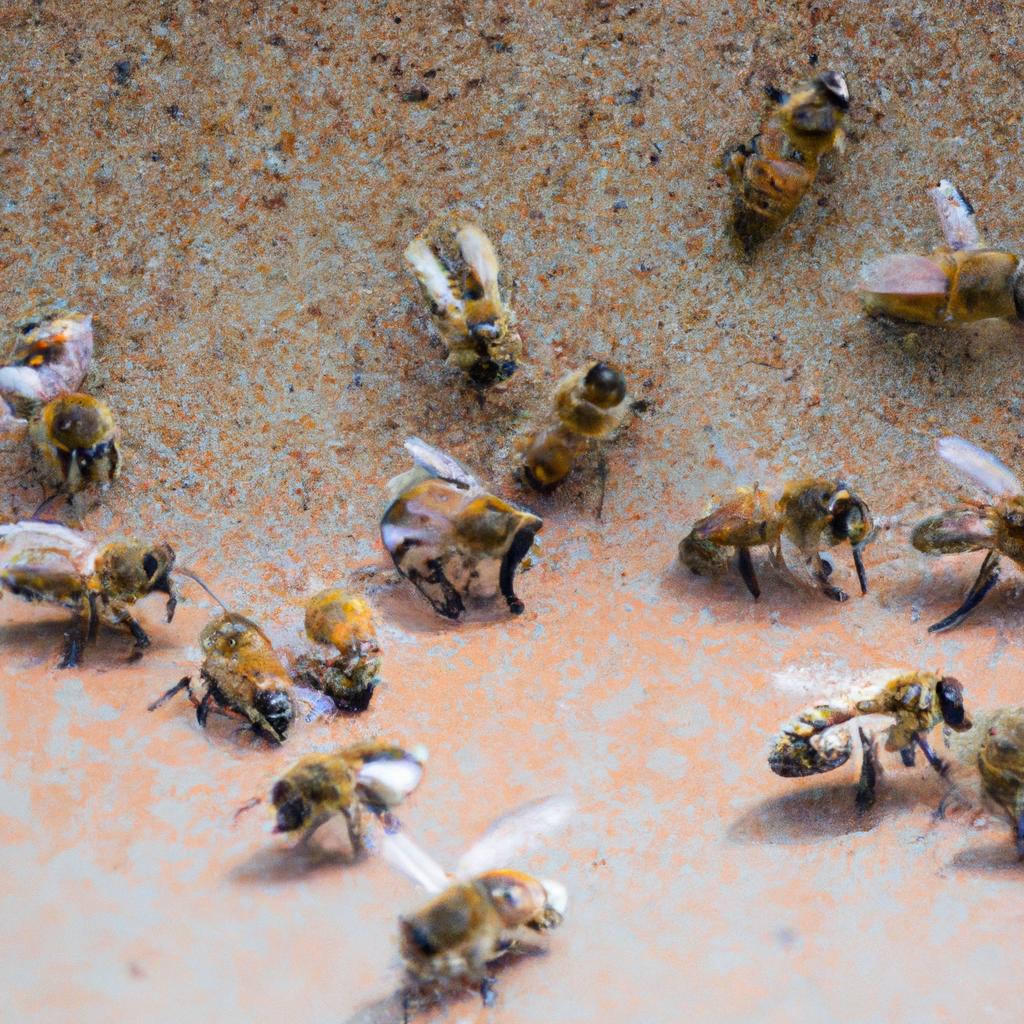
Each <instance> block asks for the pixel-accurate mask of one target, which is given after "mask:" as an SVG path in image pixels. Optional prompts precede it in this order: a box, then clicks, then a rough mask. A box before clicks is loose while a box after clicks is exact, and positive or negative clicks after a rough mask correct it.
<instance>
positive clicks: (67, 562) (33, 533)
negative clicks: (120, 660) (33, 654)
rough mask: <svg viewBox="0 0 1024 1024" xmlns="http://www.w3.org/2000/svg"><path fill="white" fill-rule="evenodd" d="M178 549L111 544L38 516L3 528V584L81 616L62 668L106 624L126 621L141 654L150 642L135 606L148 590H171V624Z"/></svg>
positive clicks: (0, 537)
mask: <svg viewBox="0 0 1024 1024" xmlns="http://www.w3.org/2000/svg"><path fill="white" fill-rule="evenodd" d="M173 568H174V552H173V551H172V550H171V548H170V546H169V545H167V544H137V543H127V544H105V545H104V546H102V547H97V546H96V545H95V544H93V543H92V542H91V541H90V540H89V539H88V538H87V537H85V536H84V535H83V534H81V533H78V532H76V531H75V530H70V529H68V528H67V527H66V526H60V525H58V524H57V523H44V522H38V521H34V520H30V521H28V522H21V523H11V524H9V525H6V526H0V586H2V587H3V589H6V590H9V591H10V592H11V593H12V594H17V595H18V596H19V597H23V598H25V600H27V601H41V602H45V603H47V604H56V605H60V606H61V607H63V608H69V609H71V610H72V611H73V612H74V613H75V620H74V624H73V626H72V628H71V629H70V630H69V631H68V632H67V633H66V634H65V645H64V654H63V657H62V658H61V662H60V667H61V668H72V667H74V666H75V665H77V664H78V662H79V659H80V658H81V655H82V651H83V649H84V647H85V645H86V643H87V642H89V641H90V640H92V639H93V638H95V636H96V630H97V627H98V626H99V623H100V622H101V621H103V622H106V623H108V624H109V625H122V626H124V627H126V628H127V629H128V631H129V632H130V633H131V635H132V637H133V638H134V640H135V656H138V655H140V654H141V653H142V651H143V649H144V648H146V647H148V646H149V643H150V640H149V637H148V636H147V635H146V633H145V630H143V628H142V627H141V626H140V625H139V624H138V622H136V621H135V619H134V618H132V616H131V614H130V613H129V610H128V609H129V608H130V607H131V606H132V605H133V604H134V603H135V602H136V601H138V600H140V599H141V598H143V597H145V596H146V595H147V594H151V593H154V592H159V593H163V594H166V595H167V621H168V622H170V621H171V619H172V618H173V617H174V608H175V605H176V604H177V598H176V596H175V593H174V588H173V586H172V583H171V570H172V569H173Z"/></svg>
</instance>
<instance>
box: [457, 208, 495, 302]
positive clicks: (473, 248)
mask: <svg viewBox="0 0 1024 1024" xmlns="http://www.w3.org/2000/svg"><path fill="white" fill-rule="evenodd" d="M455 242H456V244H457V245H458V247H459V251H460V252H461V253H462V258H463V259H464V260H465V261H466V265H467V266H468V267H469V269H470V270H472V271H473V276H474V277H475V278H476V279H477V280H478V281H479V282H480V284H481V286H482V287H483V289H484V291H486V292H490V293H494V292H495V291H497V287H498V256H497V254H496V253H495V251H494V246H493V245H491V240H490V239H489V238H488V237H487V236H486V235H485V234H484V233H483V232H482V231H481V230H480V229H479V228H478V227H477V226H476V225H475V224H467V225H466V226H465V227H463V228H461V229H460V231H459V233H458V234H457V235H456V236H455Z"/></svg>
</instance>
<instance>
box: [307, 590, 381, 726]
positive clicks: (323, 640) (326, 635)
mask: <svg viewBox="0 0 1024 1024" xmlns="http://www.w3.org/2000/svg"><path fill="white" fill-rule="evenodd" d="M306 636H308V637H309V639H310V640H312V641H313V643H317V644H325V645H329V646H332V647H334V648H335V649H336V650H337V651H338V656H337V657H334V658H330V659H327V658H323V657H318V656H313V657H311V656H309V655H303V656H302V657H300V658H298V659H296V661H295V664H294V666H293V671H294V673H295V675H296V678H298V679H300V680H302V681H303V682H304V683H306V685H308V686H311V687H312V688H313V689H314V690H320V691H321V692H322V693H325V694H327V696H328V697H330V698H331V700H333V701H334V703H335V704H336V705H337V706H338V707H339V708H340V709H342V710H343V711H365V710H366V709H367V708H368V707H369V705H370V698H371V697H372V696H373V691H374V690H375V689H376V687H377V685H378V683H379V682H380V645H379V644H378V643H377V627H376V624H375V622H374V615H373V609H372V608H371V607H370V604H369V602H368V601H367V600H366V599H365V598H362V597H359V596H358V595H357V594H349V593H346V592H345V591H344V590H338V589H330V590H323V591H321V592H320V593H319V594H314V595H313V596H312V597H311V598H310V599H309V601H308V602H307V603H306Z"/></svg>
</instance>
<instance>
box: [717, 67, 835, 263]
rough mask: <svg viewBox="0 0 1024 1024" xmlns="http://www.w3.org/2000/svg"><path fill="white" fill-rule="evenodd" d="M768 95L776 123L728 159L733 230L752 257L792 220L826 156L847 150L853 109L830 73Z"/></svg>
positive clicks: (772, 90) (725, 162)
mask: <svg viewBox="0 0 1024 1024" xmlns="http://www.w3.org/2000/svg"><path fill="white" fill-rule="evenodd" d="M765 91H766V92H767V94H768V98H769V99H770V100H771V101H772V103H773V104H775V108H776V109H775V112H774V119H773V120H774V123H772V124H770V125H769V126H768V127H767V128H766V129H765V130H764V131H763V132H762V133H761V134H760V135H756V136H754V138H753V139H752V140H751V141H750V142H749V143H745V144H743V145H740V146H736V147H734V148H733V149H730V150H728V151H727V152H726V153H725V156H724V157H723V167H724V169H725V173H726V175H727V177H728V178H729V181H730V183H731V184H732V188H733V194H734V195H733V213H734V227H735V231H736V235H737V237H738V238H739V240H740V242H741V243H742V245H743V247H744V249H745V250H746V252H747V253H750V252H751V251H753V250H754V249H755V248H756V247H757V246H758V245H760V244H761V243H762V242H763V241H764V240H765V239H766V238H768V237H769V236H770V235H772V234H773V233H774V232H776V231H777V230H778V229H779V228H780V227H781V226H782V225H783V224H784V223H785V222H786V221H787V220H788V219H789V218H790V217H791V216H792V215H793V212H794V211H795V210H796V208H797V206H799V205H800V200H801V199H803V197H804V194H805V193H806V192H807V190H808V189H809V188H810V187H811V185H812V184H813V183H814V179H815V178H816V177H817V176H818V163H819V161H820V159H821V157H822V156H824V155H825V154H826V153H828V152H830V151H831V150H832V149H835V148H841V147H842V144H843V139H844V134H843V129H842V127H841V125H842V122H843V118H844V117H845V115H846V111H847V110H848V109H849V106H850V91H849V89H848V88H847V85H846V79H845V78H844V77H843V76H842V75H841V74H840V73H839V72H838V71H826V72H825V73H824V74H822V75H819V76H818V77H817V78H814V79H812V80H811V81H809V82H806V83H804V84H803V85H801V86H800V87H799V88H798V89H796V91H795V92H792V93H784V92H781V91H780V90H778V89H775V88H774V87H771V86H769V87H768V88H767V89H766V90H765Z"/></svg>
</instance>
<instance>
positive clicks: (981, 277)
mask: <svg viewBox="0 0 1024 1024" xmlns="http://www.w3.org/2000/svg"><path fill="white" fill-rule="evenodd" d="M928 193H929V195H930V196H931V197H932V200H933V201H934V202H935V208H936V210H937V211H938V214H939V221H940V223H941V224H942V233H943V235H944V236H945V238H946V244H945V245H940V246H939V247H938V248H936V249H934V250H933V251H932V253H931V254H930V255H928V256H914V255H910V254H907V253H897V254H895V255H892V256H886V257H884V258H883V259H880V260H875V262H873V263H871V264H869V265H868V266H867V267H865V268H864V272H863V275H862V276H863V281H864V287H863V288H862V290H861V299H862V301H863V303H864V309H865V311H866V312H867V313H868V314H870V315H872V316H876V315H879V314H881V315H884V316H891V317H895V318H896V319H897V320H908V321H910V322H911V323H917V324H949V323H970V322H972V321H974V320H987V319H988V318H990V317H1004V318H1006V319H1013V320H1022V319H1024V261H1022V260H1021V258H1020V256H1018V255H1017V254H1016V253H1012V252H1006V251H1004V250H1002V249H994V248H992V247H991V246H988V245H986V244H985V243H984V242H983V241H982V238H981V235H980V233H979V231H978V225H977V221H976V219H975V214H974V207H973V206H971V204H970V203H969V202H968V201H967V199H966V198H965V196H964V194H963V193H962V192H961V191H960V190H959V189H958V188H957V187H956V186H955V185H952V184H951V183H950V182H948V181H940V182H939V183H938V185H936V186H935V187H934V188H931V189H929V190H928Z"/></svg>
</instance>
